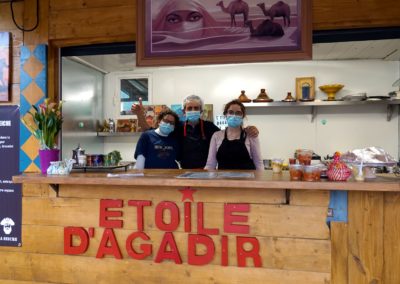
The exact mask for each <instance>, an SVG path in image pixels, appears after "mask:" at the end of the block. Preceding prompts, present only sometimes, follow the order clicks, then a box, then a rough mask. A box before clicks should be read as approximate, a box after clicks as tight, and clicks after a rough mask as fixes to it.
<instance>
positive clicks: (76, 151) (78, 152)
mask: <svg viewBox="0 0 400 284" xmlns="http://www.w3.org/2000/svg"><path fill="white" fill-rule="evenodd" d="M79 155H85V150H83V149H82V148H81V146H80V145H79V144H78V147H77V148H76V149H74V150H72V159H74V160H75V163H74V164H78V162H79V160H78V156H79Z"/></svg>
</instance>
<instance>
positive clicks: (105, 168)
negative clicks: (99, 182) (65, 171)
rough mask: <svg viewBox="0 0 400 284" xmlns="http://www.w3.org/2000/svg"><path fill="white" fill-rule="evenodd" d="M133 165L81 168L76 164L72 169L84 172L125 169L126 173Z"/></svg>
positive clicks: (126, 163)
mask: <svg viewBox="0 0 400 284" xmlns="http://www.w3.org/2000/svg"><path fill="white" fill-rule="evenodd" d="M132 164H133V163H132V162H122V163H119V164H118V165H115V166H79V165H76V164H75V165H74V166H73V167H72V169H73V170H83V171H84V172H86V171H87V170H114V169H119V168H124V169H125V171H127V170H128V167H129V166H130V165H132Z"/></svg>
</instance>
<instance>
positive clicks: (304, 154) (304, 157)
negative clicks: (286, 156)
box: [296, 149, 313, 165]
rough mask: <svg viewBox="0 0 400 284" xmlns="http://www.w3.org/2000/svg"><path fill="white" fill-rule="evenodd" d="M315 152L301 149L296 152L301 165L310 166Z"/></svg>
mask: <svg viewBox="0 0 400 284" xmlns="http://www.w3.org/2000/svg"><path fill="white" fill-rule="evenodd" d="M312 154H313V150H307V149H299V150H297V151H296V157H297V159H298V160H299V163H300V164H301V165H310V164H311V158H312Z"/></svg>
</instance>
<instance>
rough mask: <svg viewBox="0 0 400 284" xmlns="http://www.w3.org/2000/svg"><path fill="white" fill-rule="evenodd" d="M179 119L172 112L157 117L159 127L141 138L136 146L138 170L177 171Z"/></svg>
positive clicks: (136, 165) (164, 112)
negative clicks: (176, 127)
mask: <svg viewBox="0 0 400 284" xmlns="http://www.w3.org/2000/svg"><path fill="white" fill-rule="evenodd" d="M178 121H179V117H178V116H177V115H176V113H174V112H173V111H171V110H166V111H163V112H161V113H160V114H159V115H158V117H157V123H158V127H157V128H156V129H151V130H148V131H146V132H143V134H142V135H141V136H140V138H139V141H138V143H137V145H136V151H135V159H136V164H135V168H136V169H177V168H178V164H177V163H176V161H177V160H179V141H178V139H177V137H176V135H175V134H174V130H175V125H176V124H177V123H178Z"/></svg>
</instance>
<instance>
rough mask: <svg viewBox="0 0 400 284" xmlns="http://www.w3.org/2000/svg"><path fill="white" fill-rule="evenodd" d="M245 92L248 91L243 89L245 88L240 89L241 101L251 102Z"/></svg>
mask: <svg viewBox="0 0 400 284" xmlns="http://www.w3.org/2000/svg"><path fill="white" fill-rule="evenodd" d="M245 92H246V91H243V90H242V91H240V93H241V94H240V96H239V101H240V102H242V103H250V102H251V100H250V99H249V98H248V97H247V96H246V94H245Z"/></svg>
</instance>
